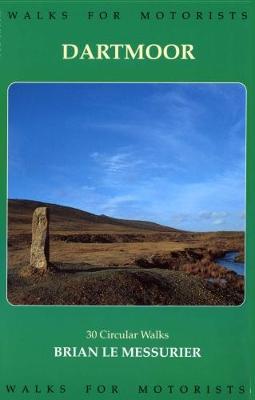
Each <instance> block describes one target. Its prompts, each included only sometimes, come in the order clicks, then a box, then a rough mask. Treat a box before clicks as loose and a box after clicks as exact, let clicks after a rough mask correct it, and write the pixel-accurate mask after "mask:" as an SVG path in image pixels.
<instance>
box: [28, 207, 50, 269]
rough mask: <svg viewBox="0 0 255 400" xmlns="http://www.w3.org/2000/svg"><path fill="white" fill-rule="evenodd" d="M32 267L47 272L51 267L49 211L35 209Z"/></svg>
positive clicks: (41, 208) (39, 208)
mask: <svg viewBox="0 0 255 400" xmlns="http://www.w3.org/2000/svg"><path fill="white" fill-rule="evenodd" d="M30 265H31V267H33V268H35V269H37V270H41V271H45V270H46V269H47V267H48V265H49V209H48V208H47V207H38V208H36V209H35V211H34V214H33V221H32V245H31V256H30Z"/></svg>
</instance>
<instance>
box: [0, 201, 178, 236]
mask: <svg viewBox="0 0 255 400" xmlns="http://www.w3.org/2000/svg"><path fill="white" fill-rule="evenodd" d="M37 207H48V208H49V210H50V222H51V230H52V231H53V232H66V231H68V232H76V233H77V232H87V231H89V232H113V233H118V232H119V233H121V232H130V233H136V232H137V233H138V232H148V233H149V232H151V233H152V232H154V233H156V232H158V233H159V232H160V233H161V232H166V233H170V232H173V233H174V232H181V231H178V230H177V229H174V228H171V227H168V226H163V225H160V224H157V223H154V222H149V221H136V220H125V219H118V218H112V217H108V216H106V215H96V214H92V213H89V212H86V211H82V210H79V209H76V208H72V207H66V206H60V205H56V204H50V203H43V202H39V201H33V200H16V199H15V200H14V199H10V200H9V201H8V222H9V233H14V234H15V233H21V232H23V233H30V232H31V222H32V215H33V212H34V210H35V208H37Z"/></svg>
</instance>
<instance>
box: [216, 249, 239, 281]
mask: <svg viewBox="0 0 255 400" xmlns="http://www.w3.org/2000/svg"><path fill="white" fill-rule="evenodd" d="M237 255H238V252H237V251H228V252H227V253H226V254H225V255H224V257H220V258H216V260H215V262H216V263H217V264H219V265H221V266H222V267H225V268H228V269H230V270H232V271H235V272H236V273H237V274H238V275H242V276H243V275H244V263H242V262H235V257H236V256H237Z"/></svg>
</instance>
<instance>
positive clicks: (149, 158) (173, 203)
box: [8, 83, 246, 231]
mask: <svg viewBox="0 0 255 400" xmlns="http://www.w3.org/2000/svg"><path fill="white" fill-rule="evenodd" d="M245 96H246V94H245V88H244V87H243V86H242V85H241V84H238V83H237V84H214V83H211V84H206V83H204V84H202V83H198V84H173V83H167V84H156V83H155V84H152V83H148V84H138V83H137V84H120V83H115V84H110V83H109V84H100V83H90V84H86V83H85V84H82V83H81V84H52V83H50V84H25V83H24V84H23V83H16V84H13V85H12V86H11V87H10V88H9V117H8V118H9V121H8V123H9V129H8V131H9V172H8V175H9V176H8V190H9V198H15V199H31V200H39V201H45V202H50V203H54V204H61V205H67V206H71V207H75V208H79V209H82V210H85V211H89V212H92V213H95V214H105V215H109V216H112V217H117V218H127V219H139V220H148V221H153V222H158V223H160V224H164V225H168V226H171V227H175V228H178V229H187V230H193V231H218V230H243V229H244V223H245V107H246V104H245V101H246V100H245Z"/></svg>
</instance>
